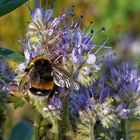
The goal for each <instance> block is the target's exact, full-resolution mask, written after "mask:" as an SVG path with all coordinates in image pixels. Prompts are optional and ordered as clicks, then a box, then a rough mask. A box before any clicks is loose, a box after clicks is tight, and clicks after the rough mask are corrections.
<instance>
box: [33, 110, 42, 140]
mask: <svg viewBox="0 0 140 140" xmlns="http://www.w3.org/2000/svg"><path fill="white" fill-rule="evenodd" d="M35 113H36V114H35V122H34V129H35V140H39V139H40V136H39V128H40V122H41V115H40V113H39V112H38V111H37V110H36V112H35Z"/></svg>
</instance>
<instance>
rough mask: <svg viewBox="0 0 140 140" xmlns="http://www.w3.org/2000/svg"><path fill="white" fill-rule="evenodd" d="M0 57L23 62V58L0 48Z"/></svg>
mask: <svg viewBox="0 0 140 140" xmlns="http://www.w3.org/2000/svg"><path fill="white" fill-rule="evenodd" d="M0 56H3V57H6V58H9V59H11V60H14V61H17V62H23V61H24V56H23V55H21V54H19V53H17V52H14V51H12V50H10V49H7V48H0Z"/></svg>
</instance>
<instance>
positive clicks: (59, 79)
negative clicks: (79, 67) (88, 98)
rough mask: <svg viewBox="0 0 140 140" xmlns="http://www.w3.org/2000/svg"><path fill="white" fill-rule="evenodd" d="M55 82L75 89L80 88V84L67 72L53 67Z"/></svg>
mask: <svg viewBox="0 0 140 140" xmlns="http://www.w3.org/2000/svg"><path fill="white" fill-rule="evenodd" d="M53 76H54V83H55V84H56V85H57V86H59V87H67V88H71V89H74V90H79V84H78V83H77V82H75V81H74V80H73V79H72V78H70V77H69V76H67V75H66V74H64V73H62V72H60V71H59V70H58V69H56V68H53Z"/></svg>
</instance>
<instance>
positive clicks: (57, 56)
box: [21, 6, 104, 86]
mask: <svg viewBox="0 0 140 140" xmlns="http://www.w3.org/2000/svg"><path fill="white" fill-rule="evenodd" d="M73 9H74V7H73V6H72V7H70V8H69V9H68V10H67V11H66V12H65V13H64V14H62V15H60V16H58V17H55V16H54V9H53V8H52V9H47V10H44V9H43V8H41V7H40V6H36V7H35V8H34V9H32V10H31V20H30V22H29V24H28V27H27V33H26V36H25V39H24V40H23V41H21V43H22V46H23V49H24V55H25V58H26V62H25V63H24V64H22V65H24V66H25V67H24V69H25V68H26V67H27V66H28V64H29V63H30V62H31V61H32V60H33V59H35V58H36V57H38V56H44V57H46V58H48V60H49V61H50V63H51V64H52V67H54V68H57V69H59V70H60V71H61V72H63V73H65V75H69V76H70V77H72V79H73V80H74V81H76V82H77V83H78V84H79V85H83V86H89V85H90V84H92V83H93V82H94V81H95V78H96V76H95V73H96V72H97V71H98V70H99V69H100V65H99V64H97V62H99V59H98V58H99V57H97V55H98V51H99V50H100V49H101V48H103V47H104V45H102V46H97V45H94V44H93V41H94V39H95V38H96V36H97V35H98V34H99V33H101V32H104V28H103V29H101V30H100V31H99V32H97V33H93V31H92V30H91V28H92V24H91V25H90V27H89V28H88V30H87V31H86V32H84V31H83V29H82V27H81V21H82V17H79V18H77V19H74V18H73V16H72V12H73ZM67 19H69V20H67ZM98 47H99V48H98ZM55 84H56V83H55Z"/></svg>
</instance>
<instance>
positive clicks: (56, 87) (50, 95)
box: [48, 85, 58, 102]
mask: <svg viewBox="0 0 140 140" xmlns="http://www.w3.org/2000/svg"><path fill="white" fill-rule="evenodd" d="M57 90H58V86H56V85H54V88H53V90H52V91H51V93H50V94H49V97H48V102H49V101H50V99H52V98H53V95H54V94H55V92H56V91H57Z"/></svg>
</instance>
